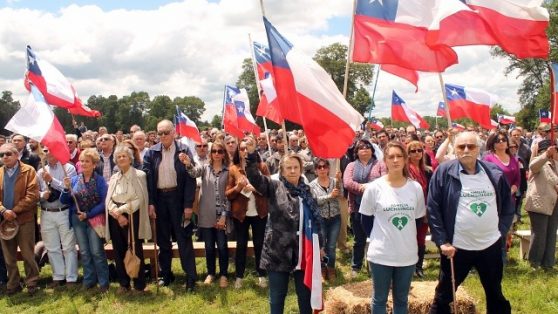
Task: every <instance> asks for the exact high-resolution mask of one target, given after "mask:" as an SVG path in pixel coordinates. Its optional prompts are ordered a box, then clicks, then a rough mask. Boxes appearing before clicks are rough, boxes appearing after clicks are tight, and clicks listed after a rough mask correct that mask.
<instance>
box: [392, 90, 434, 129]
mask: <svg viewBox="0 0 558 314" xmlns="http://www.w3.org/2000/svg"><path fill="white" fill-rule="evenodd" d="M391 119H392V120H394V121H401V122H409V123H411V124H412V125H414V126H415V128H417V129H419V128H421V129H429V128H430V125H429V124H428V122H426V120H424V119H423V118H422V117H421V116H420V115H419V114H418V113H417V112H416V111H414V110H413V109H411V108H410V107H409V106H407V104H406V103H405V101H403V99H401V97H399V95H397V93H395V91H393V92H392V96H391Z"/></svg>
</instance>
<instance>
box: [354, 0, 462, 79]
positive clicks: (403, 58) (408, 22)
mask: <svg viewBox="0 0 558 314" xmlns="http://www.w3.org/2000/svg"><path fill="white" fill-rule="evenodd" d="M442 1H449V0H436V1H434V0H372V1H371V0H358V1H357V7H356V13H355V17H354V49H353V61H356V62H362V63H376V64H394V65H397V66H400V67H403V68H406V69H409V70H418V71H426V72H443V71H444V70H445V69H446V68H447V67H449V66H451V65H452V64H456V63H457V54H456V53H455V51H454V50H453V49H452V48H451V47H449V46H447V45H443V44H439V45H435V46H429V45H427V42H426V40H427V34H428V32H429V29H428V28H429V27H431V25H433V24H434V23H435V20H434V17H435V16H436V15H438V14H441V13H440V12H438V11H437V10H438V9H439V8H438V7H439V6H440V5H437V2H442ZM452 1H455V0H452ZM460 31H461V30H460Z"/></svg>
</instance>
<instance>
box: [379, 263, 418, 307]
mask: <svg viewBox="0 0 558 314" xmlns="http://www.w3.org/2000/svg"><path fill="white" fill-rule="evenodd" d="M371 265H372V284H373V286H374V295H373V296H372V313H373V314H378V313H381V314H384V313H386V311H387V310H386V303H387V299H388V294H389V287H390V286H392V283H393V288H392V289H393V291H392V296H393V314H404V313H407V312H408V308H407V301H408V297H409V288H410V287H411V280H412V279H413V273H414V271H415V265H414V264H413V265H409V266H402V267H395V266H385V265H380V264H374V263H371Z"/></svg>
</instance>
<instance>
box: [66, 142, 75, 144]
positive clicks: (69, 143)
mask: <svg viewBox="0 0 558 314" xmlns="http://www.w3.org/2000/svg"><path fill="white" fill-rule="evenodd" d="M66 143H67V144H73V143H74V141H67V142H66Z"/></svg>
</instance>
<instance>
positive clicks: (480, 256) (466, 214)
mask: <svg viewBox="0 0 558 314" xmlns="http://www.w3.org/2000/svg"><path fill="white" fill-rule="evenodd" d="M479 142H480V139H479V136H478V135H477V134H476V133H474V132H463V133H459V134H458V135H457V136H456V138H455V153H456V157H457V159H455V160H451V161H447V162H444V163H442V164H440V166H439V167H438V169H436V171H435V172H434V175H433V176H432V179H431V181H430V186H429V193H428V201H427V207H428V222H429V224H430V231H431V233H432V240H433V241H434V242H435V243H436V245H437V246H438V247H439V248H440V253H441V259H440V276H439V282H438V286H437V287H436V293H435V296H434V303H433V304H432V307H431V308H430V313H450V306H449V304H450V303H451V302H452V269H451V263H450V259H453V261H452V262H453V267H454V273H455V278H454V279H455V288H456V289H457V287H458V286H459V285H460V284H461V283H462V282H463V281H464V280H465V278H466V277H467V275H468V274H469V271H470V270H471V269H472V268H473V267H474V268H475V269H476V270H477V273H478V274H479V277H480V280H481V283H482V285H483V287H484V292H485V294H486V303H487V306H486V311H487V313H511V306H510V303H509V302H508V300H506V298H505V297H504V295H503V293H502V276H503V253H504V252H503V249H504V245H503V243H504V241H505V237H506V234H507V232H508V230H509V228H510V226H511V223H512V220H513V215H514V206H513V204H512V201H511V200H512V199H511V189H510V186H509V184H508V182H507V181H506V178H505V176H504V174H503V172H502V171H501V170H500V169H499V168H498V167H497V166H496V165H494V164H492V163H489V162H483V161H481V160H478V159H477V157H478V156H479Z"/></svg>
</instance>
